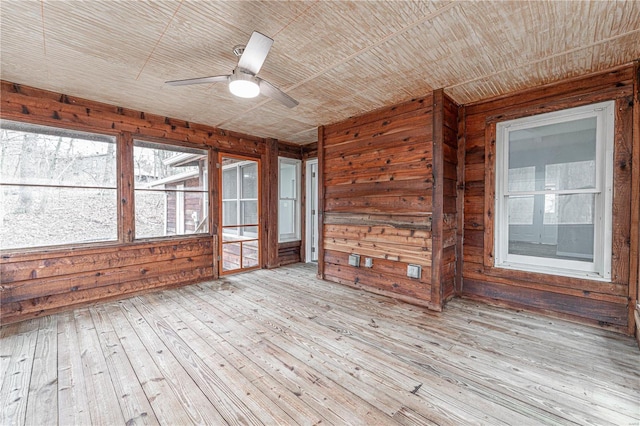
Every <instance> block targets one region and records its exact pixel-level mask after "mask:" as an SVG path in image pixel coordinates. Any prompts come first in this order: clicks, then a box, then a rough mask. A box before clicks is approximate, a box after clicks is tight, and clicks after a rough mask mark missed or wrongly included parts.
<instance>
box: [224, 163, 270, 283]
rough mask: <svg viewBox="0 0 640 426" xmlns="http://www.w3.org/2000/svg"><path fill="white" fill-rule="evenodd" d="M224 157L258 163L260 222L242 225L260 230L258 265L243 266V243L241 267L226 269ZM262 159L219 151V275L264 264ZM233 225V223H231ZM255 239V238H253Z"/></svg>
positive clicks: (258, 267) (249, 269)
mask: <svg viewBox="0 0 640 426" xmlns="http://www.w3.org/2000/svg"><path fill="white" fill-rule="evenodd" d="M223 158H231V159H234V160H240V161H253V162H255V163H256V165H257V167H258V170H257V178H258V181H257V182H256V186H257V189H258V194H257V195H258V198H257V204H258V207H257V208H258V223H256V224H247V225H242V226H255V227H257V228H258V232H257V238H256V240H257V241H258V262H257V265H256V266H252V267H249V268H243V267H242V243H241V245H240V268H239V269H232V270H228V271H225V270H224V268H223V266H224V253H223V250H222V247H223V245H224V242H223V240H224V238H223V236H222V233H223V231H224V227H223V222H222V220H223V204H224V203H223V196H222V194H223V190H222V184H223V182H222V181H223V178H222V172H223V170H224V167H223V165H222V160H223ZM261 160H262V159H261V158H260V157H250V156H245V155H238V154H230V153H226V152H219V153H218V159H217V165H218V166H217V169H218V194H220V195H219V201H218V234H217V237H218V253H219V256H218V276H223V275H230V274H236V273H239V272H245V271H251V270H254V269H260V268H261V265H262V243H263V241H262V238H263V236H262V227H263V224H262V221H261V219H262V195H261V194H262V188H261V187H260V185H261V184H262V161H261ZM230 226H233V225H230ZM251 241H254V240H251Z"/></svg>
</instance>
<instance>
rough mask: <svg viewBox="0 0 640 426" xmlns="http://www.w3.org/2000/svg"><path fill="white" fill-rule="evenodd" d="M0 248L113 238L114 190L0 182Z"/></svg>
mask: <svg viewBox="0 0 640 426" xmlns="http://www.w3.org/2000/svg"><path fill="white" fill-rule="evenodd" d="M1 190H2V192H1V197H2V203H0V223H2V224H3V226H0V248H2V249H13V248H24V247H38V246H49V245H58V244H72V243H86V242H94V241H114V240H117V238H118V227H117V224H118V221H117V216H118V214H117V205H118V204H117V194H116V190H115V189H93V188H54V187H48V188H47V187H24V186H13V185H2V187H1Z"/></svg>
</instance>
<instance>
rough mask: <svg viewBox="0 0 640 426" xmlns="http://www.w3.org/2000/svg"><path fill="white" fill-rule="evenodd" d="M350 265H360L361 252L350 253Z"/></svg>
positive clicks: (357, 266)
mask: <svg viewBox="0 0 640 426" xmlns="http://www.w3.org/2000/svg"><path fill="white" fill-rule="evenodd" d="M349 265H351V266H355V267H356V268H359V267H360V255H359V254H350V255H349Z"/></svg>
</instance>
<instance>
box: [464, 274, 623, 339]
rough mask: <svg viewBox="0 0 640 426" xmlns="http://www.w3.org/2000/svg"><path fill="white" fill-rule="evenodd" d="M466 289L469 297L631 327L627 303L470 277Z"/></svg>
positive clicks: (615, 328)
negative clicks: (629, 325) (586, 297)
mask: <svg viewBox="0 0 640 426" xmlns="http://www.w3.org/2000/svg"><path fill="white" fill-rule="evenodd" d="M464 292H465V293H464V294H465V296H469V297H473V296H477V297H479V298H481V299H484V300H486V301H489V302H492V301H495V302H502V303H504V304H508V305H509V306H512V307H522V308H527V309H531V310H535V311H542V312H545V313H550V314H556V315H558V314H560V315H559V316H562V317H563V318H570V319H575V320H578V321H580V322H587V323H592V324H598V325H599V326H606V327H610V328H612V329H614V330H618V331H626V328H627V308H626V305H624V304H619V303H612V302H605V301H601V300H593V299H585V298H581V297H576V296H571V295H567V294H561V293H552V292H547V291H540V290H535V289H530V288H523V287H517V286H512V285H509V284H496V283H493V282H491V281H486V280H482V281H477V280H474V279H469V278H465V282H464Z"/></svg>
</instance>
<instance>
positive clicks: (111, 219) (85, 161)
mask: <svg viewBox="0 0 640 426" xmlns="http://www.w3.org/2000/svg"><path fill="white" fill-rule="evenodd" d="M0 132H2V134H1V135H0V136H1V137H0V139H1V142H2V146H1V147H0V148H1V150H2V151H1V152H0V193H1V194H2V195H1V197H2V201H1V202H0V248H2V249H15V248H27V247H42V246H51V245H61V244H73V243H86V242H95V241H115V240H117V239H118V222H117V219H118V211H117V208H118V203H117V185H116V173H117V172H116V143H115V138H113V137H111V136H105V135H98V134H92V133H84V132H76V131H72V130H63V129H57V128H53V127H45V126H36V125H30V124H25V123H16V122H10V121H4V120H3V121H2V122H1V125H0Z"/></svg>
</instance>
